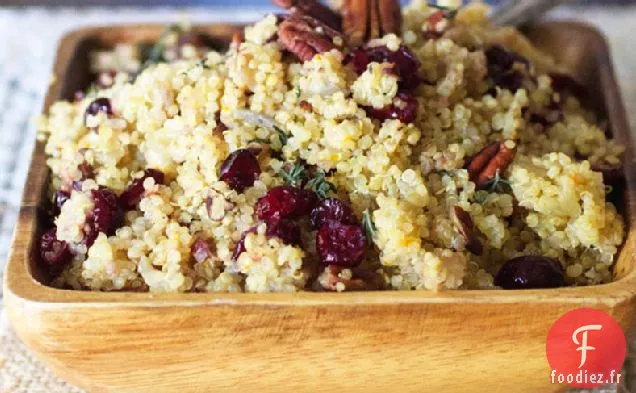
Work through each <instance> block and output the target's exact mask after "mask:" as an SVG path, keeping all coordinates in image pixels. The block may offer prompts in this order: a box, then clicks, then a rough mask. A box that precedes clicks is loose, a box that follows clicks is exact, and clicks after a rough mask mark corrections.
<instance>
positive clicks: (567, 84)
mask: <svg viewBox="0 0 636 393" xmlns="http://www.w3.org/2000/svg"><path fill="white" fill-rule="evenodd" d="M549 75H550V78H551V79H552V89H553V90H554V91H556V92H558V93H560V94H565V95H567V94H572V95H574V96H575V97H576V98H578V99H579V100H584V99H585V98H587V96H588V91H587V88H586V87H585V86H583V85H582V84H580V83H579V82H577V81H576V80H575V79H574V78H572V77H571V76H570V75H567V74H561V73H556V72H555V73H551V74H549Z"/></svg>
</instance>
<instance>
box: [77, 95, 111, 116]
mask: <svg viewBox="0 0 636 393" xmlns="http://www.w3.org/2000/svg"><path fill="white" fill-rule="evenodd" d="M99 112H103V113H105V114H106V115H108V116H112V115H113V107H112V105H111V104H110V100H109V99H108V98H104V97H100V98H97V99H95V100H94V101H93V102H91V103H90V104H88V107H86V112H85V113H84V120H86V116H88V115H91V116H95V115H97V114H98V113H99Z"/></svg>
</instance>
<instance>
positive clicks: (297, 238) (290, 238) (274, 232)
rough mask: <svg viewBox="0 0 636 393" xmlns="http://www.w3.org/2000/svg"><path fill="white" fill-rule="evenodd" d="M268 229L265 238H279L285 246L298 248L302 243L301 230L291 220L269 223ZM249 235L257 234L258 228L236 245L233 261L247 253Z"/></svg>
mask: <svg viewBox="0 0 636 393" xmlns="http://www.w3.org/2000/svg"><path fill="white" fill-rule="evenodd" d="M266 225H267V229H266V230H265V236H267V237H268V238H270V237H277V238H279V239H280V240H282V241H283V243H285V244H290V245H293V246H298V245H300V243H301V235H300V228H299V227H298V225H297V224H296V223H295V222H293V221H289V220H279V221H271V222H267V223H266ZM248 233H256V227H252V228H250V229H248V230H247V231H245V232H243V235H241V240H239V242H238V243H236V247H235V248H234V253H233V254H232V260H234V261H236V260H237V259H238V257H239V256H240V255H241V254H242V253H243V252H244V251H245V237H246V236H247V234H248Z"/></svg>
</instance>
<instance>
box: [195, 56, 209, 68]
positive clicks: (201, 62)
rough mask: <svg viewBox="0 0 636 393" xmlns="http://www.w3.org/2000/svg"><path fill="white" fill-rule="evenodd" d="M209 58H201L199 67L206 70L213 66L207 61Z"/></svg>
mask: <svg viewBox="0 0 636 393" xmlns="http://www.w3.org/2000/svg"><path fill="white" fill-rule="evenodd" d="M207 60H208V59H207V58H203V59H201V60H199V62H198V63H197V67H202V68H203V69H204V70H209V69H210V68H211V67H210V66H209V65H208V63H206V62H207Z"/></svg>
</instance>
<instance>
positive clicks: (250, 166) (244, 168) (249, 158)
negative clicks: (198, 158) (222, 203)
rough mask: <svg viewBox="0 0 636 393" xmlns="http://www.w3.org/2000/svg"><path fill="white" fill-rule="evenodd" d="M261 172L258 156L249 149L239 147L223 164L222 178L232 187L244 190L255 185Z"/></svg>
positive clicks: (240, 190) (239, 190)
mask: <svg viewBox="0 0 636 393" xmlns="http://www.w3.org/2000/svg"><path fill="white" fill-rule="evenodd" d="M260 174H261V167H260V166H259V164H258V160H257V159H256V156H254V154H253V153H252V152H251V151H250V150H248V149H239V150H236V151H234V152H233V153H232V154H230V155H229V156H228V157H227V158H226V159H225V161H224V162H223V164H222V165H221V174H220V177H221V180H223V181H224V182H225V183H227V185H228V186H230V188H231V189H233V190H236V191H237V192H243V190H245V189H246V188H248V187H251V186H253V185H254V182H255V181H256V179H258V176H259V175H260Z"/></svg>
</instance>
